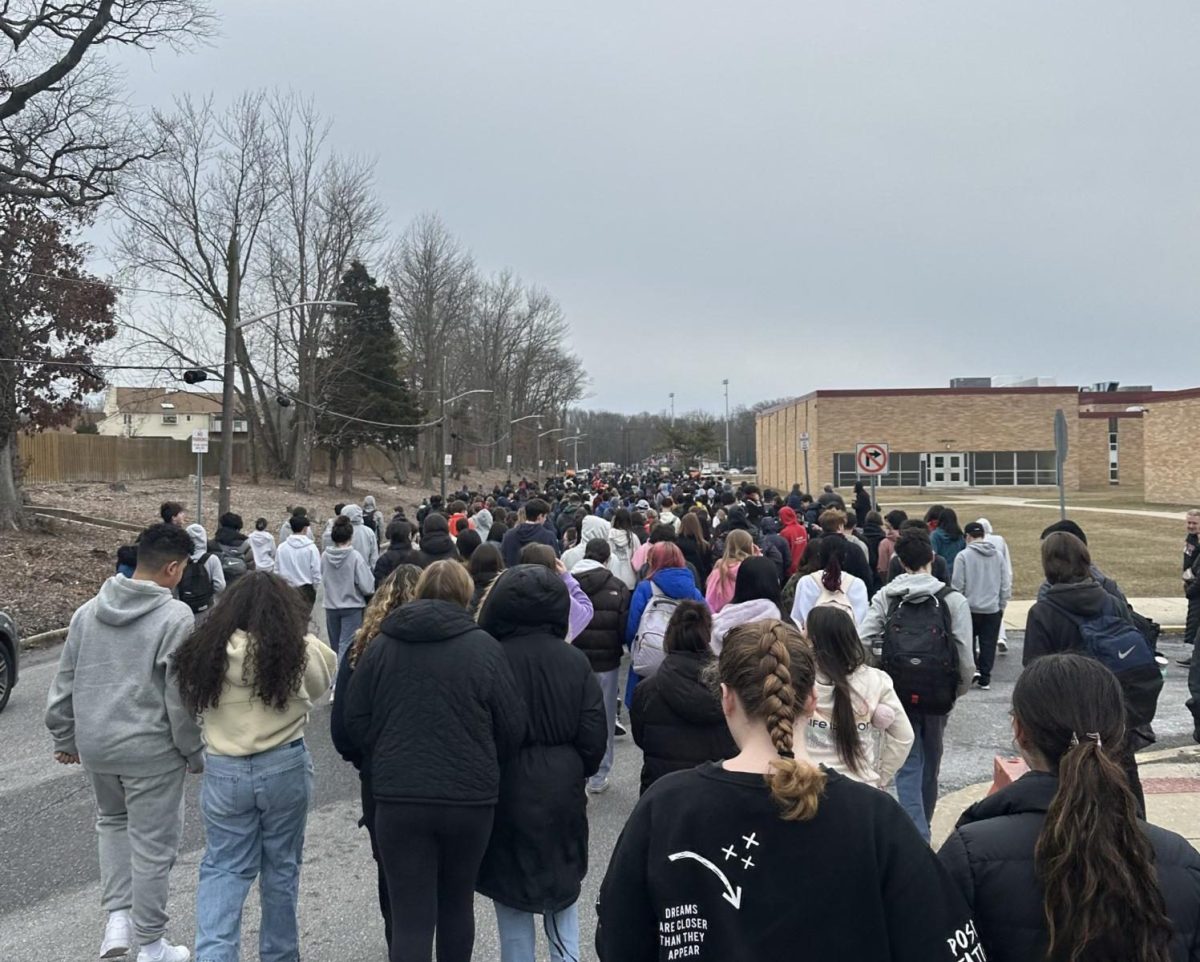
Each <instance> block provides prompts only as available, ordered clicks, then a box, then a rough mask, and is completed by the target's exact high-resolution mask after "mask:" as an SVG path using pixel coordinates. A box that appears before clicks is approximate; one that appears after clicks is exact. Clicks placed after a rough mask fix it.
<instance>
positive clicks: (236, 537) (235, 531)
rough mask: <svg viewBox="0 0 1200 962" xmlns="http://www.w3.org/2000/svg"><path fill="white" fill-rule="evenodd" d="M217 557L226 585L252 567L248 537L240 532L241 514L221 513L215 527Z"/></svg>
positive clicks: (252, 560) (252, 561)
mask: <svg viewBox="0 0 1200 962" xmlns="http://www.w3.org/2000/svg"><path fill="white" fill-rule="evenodd" d="M213 540H214V541H215V542H216V543H217V557H218V558H220V560H221V573H222V574H224V576H225V585H226V587H228V586H230V585H232V584H233V583H234V582H235V581H237V580H238V578H240V577H241V576H242V575H244V574H245V573H246V572H247V571H249V570H250V569H251V568H253V567H254V550H253V549H252V548H251V546H250V539H249V538H248V537H247V536H246V535H245V534H244V533H243V532H242V516H241V515H240V514H234V513H233V512H232V511H227V512H225V514H223V515H221V518H220V524H219V525H218V527H217V536H216V537H215V538H214V539H213Z"/></svg>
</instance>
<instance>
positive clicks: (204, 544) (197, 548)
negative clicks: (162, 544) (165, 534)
mask: <svg viewBox="0 0 1200 962" xmlns="http://www.w3.org/2000/svg"><path fill="white" fill-rule="evenodd" d="M187 533H188V537H189V538H191V539H192V561H197V562H198V561H199V560H200V559H201V558H203V557H204V556H205V554H208V532H207V531H205V530H204V526H203V525H199V524H189V525H188V526H187ZM204 570H205V571H206V572H207V573H208V580H209V581H211V582H212V600H211V601H210V602H209V603H208V604H207V605H205V606H204V607H203V608H195V609H193V610H194V611H195V614H196V624H197V625H199V624H201V623H202V622H203V621H204V619H205V618H207V617H208V614H209V612H210V611H212V609H213V605H215V604H216V603H217V595H219V594H220V593H221V592H222V591H224V590H225V569H223V568H222V567H221V558H220V555H218V554H216V553H215V552H214V553H212V554H208V560H207V561H205V562H204Z"/></svg>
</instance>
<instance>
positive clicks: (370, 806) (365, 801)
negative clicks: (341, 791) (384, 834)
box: [359, 775, 392, 949]
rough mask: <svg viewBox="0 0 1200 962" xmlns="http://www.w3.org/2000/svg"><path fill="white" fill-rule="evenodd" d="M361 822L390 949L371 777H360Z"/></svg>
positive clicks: (388, 912)
mask: <svg viewBox="0 0 1200 962" xmlns="http://www.w3.org/2000/svg"><path fill="white" fill-rule="evenodd" d="M362 812H363V817H362V821H361V822H360V823H359V824H360V825H362V826H363V827H364V828H366V830H367V833H368V834H369V835H370V836H371V857H372V858H374V859H375V872H376V875H377V876H378V885H379V911H380V913H381V914H382V915H383V937H384V938H385V939H387V944H388V948H389V949H390V948H391V947H392V902H391V898H390V897H389V896H388V887H387V875H386V874H384V871H383V859H382V858H381V857H380V855H379V840H378V838H376V835H375V796H374V794H372V792H371V777H370V776H369V775H364V776H363V777H362Z"/></svg>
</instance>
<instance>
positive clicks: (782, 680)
mask: <svg viewBox="0 0 1200 962" xmlns="http://www.w3.org/2000/svg"><path fill="white" fill-rule="evenodd" d="M718 674H719V676H720V679H721V681H722V682H723V683H725V684H726V685H728V686H729V687H730V688H732V689H733V690H734V691H736V692H737V693H738V697H739V698H740V699H741V701H742V706H743V707H744V708H745V710H746V713H747V714H748V715H749V716H750V717H752V718H758V719H762V721H764V722H765V723H766V726H767V731H768V732H769V733H770V736H771V742H772V744H774V746H775V750H776V751H777V752H778V753H779V760H778V761H773V762H772V763H771V767H770V771H769V772H768V773H767V776H766V779H767V786H768V788H769V789H770V791H771V797H772V798H774V799H775V802H776V803H777V804H778V805H779V808H780V810H781V811H782V814H783V818H784V819H785V820H787V821H807V820H808V819H811V818H812V817H813V816H815V815H816V814H817V806H818V805H819V803H820V800H821V795H822V793H823V792H824V791H825V773H824V772H822V771H821V770H820V769H819V768H817V767H816V766H814V765H811V764H808V763H807V762H798V761H796V758H795V754H794V744H795V743H794V737H795V732H794V729H795V723H796V716H797V714H799V707H800V706H802V705H803V704H804V702H805V701H806V700H807V699H808V696H809V695H810V694H811V693H812V689H813V683H814V681H815V675H816V668H815V666H814V664H813V658H812V654H811V653H810V652H809V650H808V648H807V646H805V644H804V641H803V638H802V636H801V635H800V633H799V632H798V631H797V630H796V629H795V628H793V627H791V626H790V625H786V624H784V623H783V622H781V621H775V620H768V621H754V622H750V623H748V624H745V625H740V626H738V627H737V628H735V629H733V631H731V632H730V633H729V634H728V635H727V636H726V638H725V644H724V647H722V649H721V656H720V661H719V663H718Z"/></svg>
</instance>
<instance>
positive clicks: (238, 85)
mask: <svg viewBox="0 0 1200 962" xmlns="http://www.w3.org/2000/svg"><path fill="white" fill-rule="evenodd" d="M217 6H218V7H219V8H220V10H221V14H222V18H223V23H222V36H220V37H219V38H218V39H217V40H216V42H215V43H214V45H213V46H212V47H211V48H210V49H207V50H201V51H200V52H199V53H196V54H191V55H187V56H184V57H181V58H176V57H174V56H173V55H170V54H160V55H158V56H156V57H155V58H154V60H153V61H152V62H150V61H144V60H143V61H138V62H135V63H134V64H133V65H132V66H131V68H130V70H129V81H130V85H131V88H132V96H133V99H134V100H135V101H137V102H139V103H145V104H162V103H164V102H165V101H167V100H168V99H169V98H170V96H171V95H173V94H176V93H183V92H186V91H191V92H193V93H203V92H209V91H211V92H213V93H215V94H216V95H217V97H218V98H219V99H221V100H228V99H230V98H232V97H233V96H234V95H235V94H237V93H238V92H240V91H242V90H244V89H247V88H257V87H264V86H265V87H284V88H287V87H290V88H292V89H294V90H296V91H297V92H300V93H306V94H311V95H313V96H314V97H315V99H316V101H317V104H318V106H319V107H320V108H321V109H322V110H323V111H324V112H325V113H326V114H328V115H330V116H332V117H333V118H334V119H335V128H334V136H335V138H336V140H337V141H338V143H339V145H340V146H342V147H343V148H344V149H346V150H347V151H349V152H356V153H361V154H364V155H366V156H369V157H372V158H375V159H376V160H377V161H378V182H379V188H380V192H381V194H382V196H383V198H384V200H385V202H386V204H387V206H388V207H389V209H390V211H391V214H392V217H393V219H394V222H395V227H396V229H397V230H400V229H402V228H403V226H404V225H405V224H406V223H407V222H408V221H409V220H410V219H411V218H412V217H413V216H414V215H415V214H417V213H419V212H422V211H437V212H438V213H439V214H440V215H441V216H442V218H443V219H444V220H445V222H446V224H447V226H448V227H449V228H450V229H451V230H452V231H453V232H455V233H456V234H458V235H459V236H460V237H461V238H462V240H463V241H464V242H465V243H466V244H467V246H469V247H470V249H471V250H472V252H473V253H474V256H475V258H476V260H477V261H478V263H479V265H480V266H481V267H482V268H484V269H485V270H488V271H490V270H494V269H498V268H501V267H505V266H507V267H511V268H513V269H514V270H515V271H517V272H518V273H519V274H521V275H522V276H523V277H524V278H525V279H527V280H530V281H536V282H538V283H540V284H543V285H545V286H546V287H548V288H549V289H550V290H551V291H552V292H553V293H554V294H555V295H556V296H557V297H558V298H559V299H560V300H561V301H562V303H563V306H564V308H565V310H566V313H567V315H568V317H569V318H570V319H571V322H572V327H573V332H574V338H573V340H574V347H575V350H576V351H577V352H578V353H579V355H580V356H581V357H582V358H583V360H584V363H585V365H586V367H587V369H588V372H589V373H590V375H591V377H592V385H593V396H592V397H591V398H590V399H589V400H588V401H587V402H586V403H587V404H588V405H589V406H594V407H608V408H613V409H618V410H624V411H637V410H642V409H650V410H660V409H664V408H665V407H666V405H667V404H668V401H667V394H668V392H670V391H675V392H676V404H677V409H678V410H680V411H682V410H685V409H689V408H693V407H707V408H709V409H711V410H714V411H715V410H717V409H719V408H720V407H721V405H722V403H723V401H722V396H721V390H722V389H721V383H720V382H721V379H722V378H725V377H728V378H729V380H730V400H731V404H732V405H734V406H736V405H738V404H752V403H754V402H755V401H758V400H763V399H767V398H776V397H780V396H784V395H791V394H800V393H803V392H805V391H808V390H812V389H814V388H820V387H871V386H937V385H943V384H944V383H945V382H946V381H947V380H948V379H949V378H950V377H954V376H962V375H987V374H1015V375H1029V376H1033V375H1048V376H1051V377H1056V378H1057V379H1058V382H1059V383H1060V384H1077V383H1090V382H1092V381H1096V380H1101V379H1105V380H1108V379H1112V380H1121V381H1123V382H1126V383H1139V384H1141V383H1153V384H1154V385H1155V386H1156V387H1164V388H1166V387H1181V386H1194V385H1198V384H1200V363H1198V359H1200V350H1198V347H1200V331H1198V326H1197V322H1198V318H1200V313H1198V312H1200V111H1197V109H1196V91H1197V89H1200V58H1198V57H1197V56H1196V40H1197V37H1200V4H1197V3H1195V0H1175V2H1169V0H1167V2H1161V3H1155V4H1131V3H1128V0H1120V2H1116V0H1087V2H1056V3H1045V2H1044V0H1038V2H1011V0H1010V2H1006V3H977V2H966V3H964V2H962V0H947V2H921V0H905V2H903V3H878V2H876V3H860V2H848V0H838V2H836V3H828V2H823V3H816V2H800V0H777V2H773V3H758V2H748V0H737V2H730V0H725V2H720V3H716V2H707V0H653V2H649V3H647V2H646V0H639V2H636V3H635V2H627V0H609V2H607V3H590V4H585V3H582V2H578V0H512V2H503V3H501V2H497V0H465V2H463V0H436V2H424V3H421V4H413V3H407V2H404V3H397V2H394V0H393V2H385V0H338V2H335V3H331V2H328V0H237V2H234V0H225V2H222V0H217Z"/></svg>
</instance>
